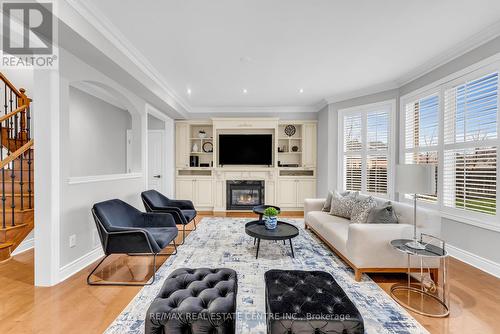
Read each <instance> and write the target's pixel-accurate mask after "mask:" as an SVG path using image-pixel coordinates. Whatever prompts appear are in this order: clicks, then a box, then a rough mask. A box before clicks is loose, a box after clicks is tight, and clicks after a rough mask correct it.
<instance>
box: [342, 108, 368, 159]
mask: <svg viewBox="0 0 500 334" xmlns="http://www.w3.org/2000/svg"><path fill="white" fill-rule="evenodd" d="M362 145H363V143H362V133H361V115H349V116H345V117H344V152H352V151H360V150H361V149H362Z"/></svg>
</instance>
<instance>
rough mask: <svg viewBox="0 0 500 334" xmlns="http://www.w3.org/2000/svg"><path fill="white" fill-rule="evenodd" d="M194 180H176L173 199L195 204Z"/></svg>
mask: <svg viewBox="0 0 500 334" xmlns="http://www.w3.org/2000/svg"><path fill="white" fill-rule="evenodd" d="M194 195H195V194H194V180H192V179H177V181H176V182H175V198H176V199H188V200H191V201H193V203H194V202H195V196H194Z"/></svg>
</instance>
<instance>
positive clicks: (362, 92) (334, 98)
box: [325, 81, 399, 104]
mask: <svg viewBox="0 0 500 334" xmlns="http://www.w3.org/2000/svg"><path fill="white" fill-rule="evenodd" d="M398 88H399V86H398V84H397V83H395V82H393V81H390V82H386V83H383V84H379V85H374V86H370V87H367V88H363V89H357V90H354V91H349V92H345V93H340V94H335V95H331V96H329V97H327V98H325V101H326V102H327V103H328V104H330V103H336V102H343V101H347V100H350V99H355V98H358V97H362V96H368V95H373V94H377V93H382V92H386V91H389V90H393V89H398Z"/></svg>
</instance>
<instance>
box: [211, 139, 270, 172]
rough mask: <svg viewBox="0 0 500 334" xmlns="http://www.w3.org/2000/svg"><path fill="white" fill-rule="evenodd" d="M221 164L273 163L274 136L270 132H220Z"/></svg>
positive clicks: (218, 145)
mask: <svg viewBox="0 0 500 334" xmlns="http://www.w3.org/2000/svg"><path fill="white" fill-rule="evenodd" d="M217 150H218V152H219V165H272V164H273V136H272V135H270V134H243V135H236V134H234V135H233V134H220V135H219V140H218V143H217Z"/></svg>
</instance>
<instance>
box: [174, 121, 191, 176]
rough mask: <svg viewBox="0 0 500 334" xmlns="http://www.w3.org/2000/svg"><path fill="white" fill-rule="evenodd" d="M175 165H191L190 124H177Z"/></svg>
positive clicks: (179, 166)
mask: <svg viewBox="0 0 500 334" xmlns="http://www.w3.org/2000/svg"><path fill="white" fill-rule="evenodd" d="M175 166H176V167H178V168H184V167H189V125H188V124H185V123H176V124H175Z"/></svg>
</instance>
